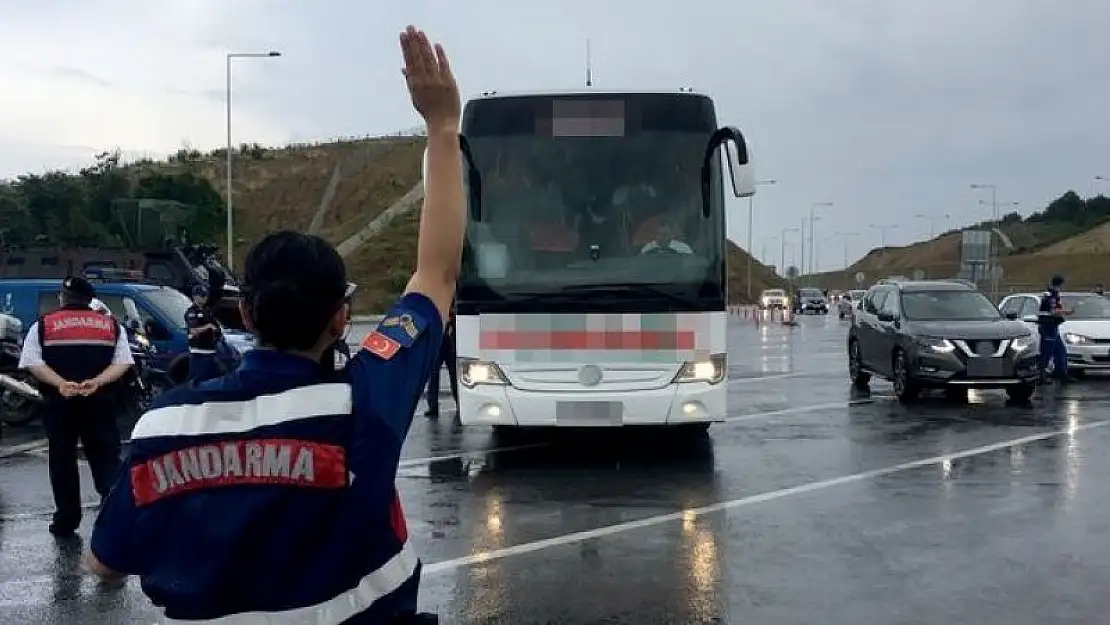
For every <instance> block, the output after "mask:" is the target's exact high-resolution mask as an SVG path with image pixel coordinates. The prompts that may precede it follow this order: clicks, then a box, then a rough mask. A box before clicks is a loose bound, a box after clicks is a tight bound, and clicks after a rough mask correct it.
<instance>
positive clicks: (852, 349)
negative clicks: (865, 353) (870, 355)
mask: <svg viewBox="0 0 1110 625" xmlns="http://www.w3.org/2000/svg"><path fill="white" fill-rule="evenodd" d="M848 378H849V379H850V380H851V381H852V386H854V387H856V388H858V389H860V390H866V389H867V383H868V382H870V381H871V374H870V373H867V372H866V371H864V370H863V360H862V359H861V358H860V354H859V341H857V340H854V339H853V340H852V342H851V343H848Z"/></svg>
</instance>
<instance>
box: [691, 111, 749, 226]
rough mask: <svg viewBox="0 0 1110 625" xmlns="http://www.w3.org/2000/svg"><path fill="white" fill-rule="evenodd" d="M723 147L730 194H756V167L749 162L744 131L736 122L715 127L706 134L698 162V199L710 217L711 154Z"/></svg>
mask: <svg viewBox="0 0 1110 625" xmlns="http://www.w3.org/2000/svg"><path fill="white" fill-rule="evenodd" d="M722 147H723V148H724V157H725V160H726V161H727V163H728V173H729V176H730V178H731V180H732V194H733V195H734V196H736V197H751V196H753V195H755V171H754V168H753V167H752V164H751V153H750V151H749V150H748V144H747V142H746V141H745V140H744V134H743V133H741V132H740V130H739V129H738V128H736V127H735V126H723V127H721V128H718V129H717V130H716V132H714V133H713V134H712V135H711V136H710V137H709V143H707V144H706V146H705V155H704V156H703V158H702V163H701V200H702V215H703V216H705V217H709V206H710V197H711V193H712V189H711V188H710V181H711V180H712V177H711V174H712V165H713V157H714V156H715V155H716V154H717V150H718V148H722Z"/></svg>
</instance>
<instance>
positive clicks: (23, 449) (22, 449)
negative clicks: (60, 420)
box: [0, 438, 46, 458]
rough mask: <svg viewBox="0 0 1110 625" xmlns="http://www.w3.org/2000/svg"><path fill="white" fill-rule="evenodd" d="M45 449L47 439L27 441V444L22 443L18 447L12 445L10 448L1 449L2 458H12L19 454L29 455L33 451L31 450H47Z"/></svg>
mask: <svg viewBox="0 0 1110 625" xmlns="http://www.w3.org/2000/svg"><path fill="white" fill-rule="evenodd" d="M45 447H46V439H45V438H37V439H35V440H33V441H27V442H26V443H20V444H18V445H10V446H8V447H0V458H9V457H11V456H16V455H19V454H22V453H27V452H28V451H31V450H34V449H39V448H45Z"/></svg>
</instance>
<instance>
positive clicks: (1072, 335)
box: [998, 292, 1110, 377]
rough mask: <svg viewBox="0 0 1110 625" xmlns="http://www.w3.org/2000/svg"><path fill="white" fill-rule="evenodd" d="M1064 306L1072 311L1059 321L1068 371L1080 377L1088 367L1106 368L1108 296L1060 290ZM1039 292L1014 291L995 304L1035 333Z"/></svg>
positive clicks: (1108, 354)
mask: <svg viewBox="0 0 1110 625" xmlns="http://www.w3.org/2000/svg"><path fill="white" fill-rule="evenodd" d="M1060 299H1061V303H1062V304H1063V306H1064V310H1070V311H1072V313H1071V314H1070V315H1068V316H1067V318H1066V319H1065V321H1064V323H1063V324H1061V325H1060V335H1061V336H1063V337H1064V344H1065V345H1066V346H1067V348H1068V374H1070V375H1072V376H1075V377H1082V376H1083V375H1084V374H1086V373H1087V372H1088V371H1110V300H1108V299H1106V297H1104V296H1102V295H1099V294H1098V293H1077V292H1069V293H1061V295H1060ZM1040 303H1041V294H1040V293H1015V294H1013V295H1009V296H1007V297H1006V298H1005V299H1003V300H1002V302H1001V303H1000V304H999V306H998V308H999V310H1001V311H1002V314H1003V315H1005V316H1006V317H1007V318H1010V319H1020V320H1021V321H1022V322H1023V323H1024V324H1025V325H1026V326H1027V327H1028V328H1029V329H1030V331H1032V332H1033V333H1034V334H1037V310H1038V309H1039V308H1040Z"/></svg>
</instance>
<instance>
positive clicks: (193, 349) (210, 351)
mask: <svg viewBox="0 0 1110 625" xmlns="http://www.w3.org/2000/svg"><path fill="white" fill-rule="evenodd" d="M189 353H190V354H215V353H216V350H214V349H201V348H199V347H190V348H189Z"/></svg>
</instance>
